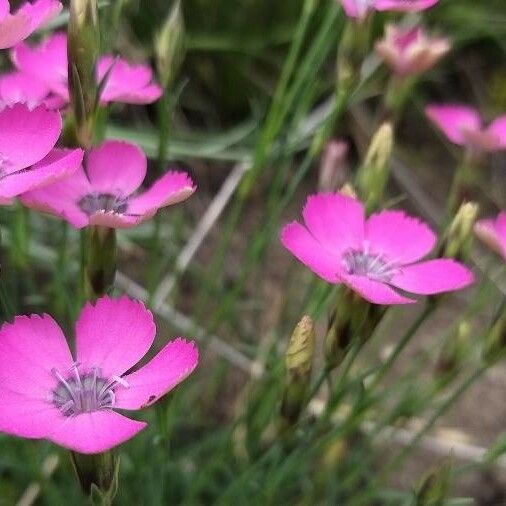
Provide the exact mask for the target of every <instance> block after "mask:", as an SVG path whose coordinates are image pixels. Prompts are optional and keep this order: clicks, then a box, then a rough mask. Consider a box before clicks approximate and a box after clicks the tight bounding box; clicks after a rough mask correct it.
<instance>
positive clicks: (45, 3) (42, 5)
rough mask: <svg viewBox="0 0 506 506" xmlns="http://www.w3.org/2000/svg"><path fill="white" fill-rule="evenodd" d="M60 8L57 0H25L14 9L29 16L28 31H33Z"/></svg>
mask: <svg viewBox="0 0 506 506" xmlns="http://www.w3.org/2000/svg"><path fill="white" fill-rule="evenodd" d="M62 8H63V6H62V4H61V2H59V1H58V0H35V1H34V2H29V1H27V2H25V3H24V4H23V5H22V6H21V7H20V8H19V9H18V10H17V11H16V14H18V13H22V14H26V15H27V16H29V18H30V32H33V31H35V30H36V29H37V28H39V27H40V26H42V25H44V24H46V23H47V22H48V21H50V20H51V19H53V18H54V17H55V16H57V15H58V14H59V13H60V11H61V10H62ZM28 35H29V34H27V36H28Z"/></svg>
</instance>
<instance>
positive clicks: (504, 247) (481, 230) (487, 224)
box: [474, 212, 506, 261]
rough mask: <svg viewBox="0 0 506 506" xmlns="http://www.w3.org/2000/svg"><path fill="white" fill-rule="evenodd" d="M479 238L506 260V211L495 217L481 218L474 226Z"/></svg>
mask: <svg viewBox="0 0 506 506" xmlns="http://www.w3.org/2000/svg"><path fill="white" fill-rule="evenodd" d="M474 231H475V233H476V235H477V236H478V238H479V239H480V240H481V241H482V242H483V243H484V244H486V245H487V246H488V247H489V248H490V249H492V250H494V251H496V252H497V253H499V255H501V256H502V257H503V259H504V260H505V261H506V213H505V212H500V213H499V214H498V215H497V217H496V218H495V219H492V218H489V219H486V220H480V221H478V222H477V223H476V225H475V226H474Z"/></svg>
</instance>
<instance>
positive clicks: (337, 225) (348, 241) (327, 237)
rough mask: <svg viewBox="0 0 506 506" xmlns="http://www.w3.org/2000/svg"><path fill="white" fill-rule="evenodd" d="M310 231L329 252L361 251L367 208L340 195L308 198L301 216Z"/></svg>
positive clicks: (330, 194) (322, 194)
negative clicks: (365, 209)
mask: <svg viewBox="0 0 506 506" xmlns="http://www.w3.org/2000/svg"><path fill="white" fill-rule="evenodd" d="M302 214H303V216H304V221H305V223H306V226H307V228H308V229H309V231H310V232H311V234H312V235H313V236H314V237H315V239H316V240H317V241H318V242H320V243H321V244H322V245H323V246H324V247H325V248H326V249H327V250H329V251H332V252H336V253H341V252H342V251H343V250H346V249H349V248H351V249H360V248H361V246H362V242H363V239H364V221H365V218H364V206H363V205H362V204H361V203H360V202H359V201H358V200H356V199H354V198H352V197H348V196H347V195H343V194H341V193H318V194H316V195H311V196H310V197H308V199H307V202H306V205H305V206H304V210H303V212H302Z"/></svg>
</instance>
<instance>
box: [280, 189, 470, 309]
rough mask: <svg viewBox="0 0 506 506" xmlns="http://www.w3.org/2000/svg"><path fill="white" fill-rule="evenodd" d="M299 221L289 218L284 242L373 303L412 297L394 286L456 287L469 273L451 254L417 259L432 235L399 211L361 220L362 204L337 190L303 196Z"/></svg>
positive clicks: (427, 291) (422, 291)
mask: <svg viewBox="0 0 506 506" xmlns="http://www.w3.org/2000/svg"><path fill="white" fill-rule="evenodd" d="M303 217H304V225H302V224H300V223H298V222H293V223H290V224H288V225H286V226H285V227H284V228H283V231H282V233H281V241H282V243H283V245H284V246H285V247H286V248H287V249H288V250H289V251H290V252H291V253H292V254H293V255H294V256H295V257H297V258H298V259H299V260H300V261H301V262H302V263H303V264H305V265H306V266H307V267H309V268H310V269H311V270H312V271H313V272H315V273H316V274H317V275H318V276H320V277H321V278H323V279H324V280H326V281H328V282H329V283H336V284H337V283H344V284H345V285H347V286H348V287H349V288H350V289H352V290H354V291H355V292H357V293H358V294H359V295H361V296H362V297H363V298H364V299H366V300H368V301H369V302H372V303H375V304H406V303H410V302H415V301H414V300H413V299H411V298H408V297H406V296H404V295H402V294H400V293H399V292H398V291H397V290H402V291H404V292H411V293H414V294H419V295H433V294H438V293H443V292H450V291H454V290H459V289H461V288H464V287H466V286H468V285H470V284H471V283H472V282H473V279H474V277H473V274H472V273H471V271H469V269H467V268H466V267H465V266H463V265H462V264H460V263H459V262H456V261H455V260H451V259H436V260H426V261H420V260H421V259H422V258H423V257H425V256H426V255H428V253H429V252H430V251H431V250H432V249H433V248H434V246H435V244H436V236H435V234H434V232H432V230H431V229H430V228H429V227H428V226H427V225H426V224H425V223H423V222H421V221H419V220H417V219H416V218H412V217H410V216H407V215H406V214H405V213H404V212H403V211H391V210H388V211H381V212H379V213H376V214H373V215H372V216H370V217H369V218H367V219H366V217H365V213H364V206H363V205H362V203H360V202H359V201H358V200H356V199H354V198H352V197H349V196H346V195H343V194H341V193H320V194H316V195H312V196H310V197H309V198H308V200H307V203H306V205H305V207H304V210H303Z"/></svg>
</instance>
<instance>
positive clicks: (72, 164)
mask: <svg viewBox="0 0 506 506" xmlns="http://www.w3.org/2000/svg"><path fill="white" fill-rule="evenodd" d="M83 156H84V152H83V151H82V150H81V149H73V150H71V149H53V150H52V151H51V152H50V153H49V154H48V155H47V156H46V157H45V158H44V159H43V160H41V161H40V162H38V163H36V164H35V165H32V167H30V168H28V169H23V170H21V171H20V172H17V173H10V174H6V175H5V176H4V177H1V176H0V196H1V197H3V198H11V197H15V196H17V195H21V194H22V193H24V192H27V191H29V190H34V189H36V188H39V187H42V186H46V185H50V184H52V183H54V182H56V181H58V180H60V179H63V178H66V177H68V176H70V175H71V174H72V173H73V172H75V171H76V170H77V169H78V168H79V167H80V165H81V162H82V160H83Z"/></svg>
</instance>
